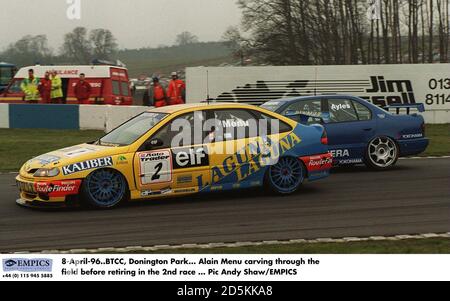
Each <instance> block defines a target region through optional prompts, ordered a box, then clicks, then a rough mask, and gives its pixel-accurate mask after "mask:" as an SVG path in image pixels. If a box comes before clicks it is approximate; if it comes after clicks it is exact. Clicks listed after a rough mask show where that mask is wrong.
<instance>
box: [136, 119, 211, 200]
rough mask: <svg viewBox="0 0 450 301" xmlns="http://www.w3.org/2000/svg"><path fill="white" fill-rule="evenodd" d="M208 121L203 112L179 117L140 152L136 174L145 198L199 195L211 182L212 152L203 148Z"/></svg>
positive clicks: (151, 139)
mask: <svg viewBox="0 0 450 301" xmlns="http://www.w3.org/2000/svg"><path fill="white" fill-rule="evenodd" d="M204 121H205V113H204V112H203V111H196V112H191V113H187V114H183V115H181V116H178V117H175V118H173V119H172V120H170V121H168V122H167V123H166V124H165V125H164V126H163V127H162V128H161V129H160V130H158V131H157V132H156V133H155V134H154V135H153V136H152V137H150V138H149V139H148V140H147V142H146V143H144V144H143V146H142V147H141V148H140V149H139V151H138V152H137V153H136V156H135V173H136V179H137V186H138V188H139V190H140V191H141V196H142V197H143V198H145V197H149V196H153V195H161V194H171V193H192V192H196V191H198V189H199V185H200V186H201V183H202V182H204V181H205V179H209V178H210V170H209V155H208V153H207V149H208V148H207V145H205V144H203V141H204V134H203V130H202V129H203V123H204ZM196 133H197V134H196ZM154 141H160V142H161V143H160V144H158V143H153V142H154ZM152 143H153V144H154V145H155V146H152Z"/></svg>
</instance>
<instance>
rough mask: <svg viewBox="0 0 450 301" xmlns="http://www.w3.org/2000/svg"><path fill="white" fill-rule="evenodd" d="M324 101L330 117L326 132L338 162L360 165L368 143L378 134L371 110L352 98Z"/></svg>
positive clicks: (326, 113)
mask: <svg viewBox="0 0 450 301" xmlns="http://www.w3.org/2000/svg"><path fill="white" fill-rule="evenodd" d="M325 102H326V105H325V108H326V110H327V111H326V112H324V113H325V114H324V115H325V116H329V118H328V120H326V123H325V129H326V130H327V134H328V144H329V147H330V151H331V152H332V154H333V157H334V159H335V162H337V163H339V164H353V163H361V162H362V160H363V158H364V153H365V149H366V145H367V141H368V140H369V139H370V138H371V137H372V136H373V133H374V131H375V121H374V120H373V118H372V114H371V111H370V110H369V109H368V108H367V107H365V106H364V105H362V104H360V103H359V102H357V101H355V100H353V99H350V98H344V97H340V98H327V99H326V100H325Z"/></svg>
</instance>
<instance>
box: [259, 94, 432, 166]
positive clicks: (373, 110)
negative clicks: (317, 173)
mask: <svg viewBox="0 0 450 301" xmlns="http://www.w3.org/2000/svg"><path fill="white" fill-rule="evenodd" d="M262 107H263V108H266V109H268V110H271V111H274V112H277V113H279V114H282V115H284V116H288V117H290V118H292V119H293V120H297V121H299V122H300V123H303V124H308V123H310V122H313V123H314V122H319V123H321V124H323V125H324V127H325V129H326V131H327V133H328V141H329V147H330V152H331V153H332V154H333V163H334V164H335V165H348V164H360V163H365V164H366V165H367V166H369V167H371V168H374V169H379V170H382V169H387V168H390V167H392V166H393V165H395V163H396V162H397V160H398V158H399V157H405V156H411V155H417V154H420V153H422V152H424V151H425V150H426V148H427V147H428V143H429V140H428V139H427V138H426V137H425V122H424V119H423V117H422V116H421V115H418V114H417V113H414V114H411V115H410V112H411V110H415V109H417V110H418V111H419V112H423V111H425V108H424V105H423V104H406V105H402V104H400V105H395V104H394V105H391V106H388V107H385V108H384V109H382V108H380V107H378V106H376V105H374V104H372V103H369V102H368V101H365V100H364V99H361V98H358V97H354V96H346V95H319V96H305V97H296V98H290V99H280V100H273V101H269V102H266V103H265V104H264V105H262ZM392 109H394V110H395V112H396V114H395V115H394V114H392V113H390V112H389V110H392ZM401 111H406V113H407V115H399V113H401Z"/></svg>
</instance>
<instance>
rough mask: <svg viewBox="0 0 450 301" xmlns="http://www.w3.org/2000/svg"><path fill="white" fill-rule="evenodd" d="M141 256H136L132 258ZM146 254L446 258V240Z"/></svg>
mask: <svg viewBox="0 0 450 301" xmlns="http://www.w3.org/2000/svg"><path fill="white" fill-rule="evenodd" d="M138 253H139V254H142V252H136V254H138ZM146 254H450V239H448V238H428V239H405V240H398V241H389V240H386V241H363V242H346V243H340V242H334V243H299V244H284V245H283V244H281V245H261V246H252V247H226V248H214V249H169V250H159V251H155V252H146Z"/></svg>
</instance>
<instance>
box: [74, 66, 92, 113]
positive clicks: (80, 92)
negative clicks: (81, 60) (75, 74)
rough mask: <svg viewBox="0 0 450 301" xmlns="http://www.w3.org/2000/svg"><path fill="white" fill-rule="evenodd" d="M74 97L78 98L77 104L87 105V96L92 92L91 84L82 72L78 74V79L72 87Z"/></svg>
mask: <svg viewBox="0 0 450 301" xmlns="http://www.w3.org/2000/svg"><path fill="white" fill-rule="evenodd" d="M74 92H75V97H76V98H77V100H78V104H80V105H87V104H89V98H90V97H91V93H92V86H91V84H89V83H88V82H87V81H86V75H85V74H84V73H81V74H80V79H79V81H78V82H77V83H76V84H75V87H74Z"/></svg>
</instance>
